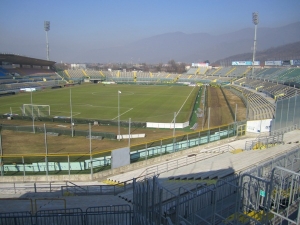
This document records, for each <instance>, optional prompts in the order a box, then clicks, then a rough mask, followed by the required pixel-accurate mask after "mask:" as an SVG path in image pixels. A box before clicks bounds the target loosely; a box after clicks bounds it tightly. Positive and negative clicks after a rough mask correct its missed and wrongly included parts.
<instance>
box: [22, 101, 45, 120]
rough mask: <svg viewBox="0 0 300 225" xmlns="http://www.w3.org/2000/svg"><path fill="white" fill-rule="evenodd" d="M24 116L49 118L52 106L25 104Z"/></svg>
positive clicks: (23, 108)
mask: <svg viewBox="0 0 300 225" xmlns="http://www.w3.org/2000/svg"><path fill="white" fill-rule="evenodd" d="M22 114H23V116H33V117H47V116H50V105H34V104H23V107H22Z"/></svg>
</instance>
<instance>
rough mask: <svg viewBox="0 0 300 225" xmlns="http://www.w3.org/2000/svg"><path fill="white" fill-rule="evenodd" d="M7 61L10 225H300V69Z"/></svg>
mask: <svg viewBox="0 0 300 225" xmlns="http://www.w3.org/2000/svg"><path fill="white" fill-rule="evenodd" d="M0 62H1V64H0V65H1V67H0V96H1V98H0V114H1V115H0V118H1V125H0V150H1V156H0V159H1V162H0V166H1V171H0V172H1V177H0V181H1V198H0V201H1V202H2V204H1V205H2V206H1V211H0V221H1V224H74V225H77V224H78V225H81V224H125V225H130V224H134V225H135V224H149V225H150V224H153V225H154V224H164V225H172V224H186V225H187V224H191V225H192V224H299V222H300V211H299V204H300V180H299V179H300V174H299V171H300V145H299V141H300V140H299V137H300V135H299V126H300V97H299V94H298V93H299V86H300V68H299V66H300V60H299V59H297V58H295V59H289V60H286V59H281V60H273V61H264V62H260V61H254V57H253V61H232V65H231V66H227V67H222V66H216V67H213V66H210V65H208V64H207V63H199V64H192V65H191V66H190V68H189V69H188V70H187V71H186V72H185V73H182V74H177V73H167V72H157V73H156V72H143V71H139V70H135V69H134V70H132V71H124V70H90V69H86V68H77V67H75V68H72V69H71V68H70V69H64V70H57V69H56V68H55V67H54V64H55V62H54V61H49V60H42V59H36V58H31V57H25V56H19V55H15V54H0ZM7 196H12V197H10V198H7Z"/></svg>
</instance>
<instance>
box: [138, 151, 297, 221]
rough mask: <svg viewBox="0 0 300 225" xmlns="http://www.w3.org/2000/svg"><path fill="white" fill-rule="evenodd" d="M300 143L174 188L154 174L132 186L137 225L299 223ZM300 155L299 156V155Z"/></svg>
mask: <svg viewBox="0 0 300 225" xmlns="http://www.w3.org/2000/svg"><path fill="white" fill-rule="evenodd" d="M299 156H300V146H296V147H294V148H292V149H290V150H289V151H288V153H286V154H285V155H282V156H279V157H277V158H274V159H272V160H271V161H267V162H265V163H262V164H260V165H257V166H254V167H253V168H250V169H249V170H247V171H244V172H243V173H241V174H240V175H231V176H228V177H226V178H224V179H219V180H218V181H217V182H216V184H211V185H205V184H203V183H201V182H199V183H198V184H197V185H196V186H195V188H194V189H190V190H187V189H185V188H183V187H181V188H178V190H177V191H174V190H173V191H170V190H168V189H166V188H165V187H163V186H162V185H161V183H160V180H159V177H157V176H154V177H153V178H149V179H146V180H144V181H143V182H137V180H134V189H133V199H134V204H133V210H134V223H133V224H147V225H148V224H164V225H172V224H188V225H196V224H211V225H213V224H232V225H233V224H261V225H262V224H284V223H287V222H289V224H299V222H300V212H299V206H300V184H299V179H300V173H299V170H300V164H299V161H300V160H299ZM295 159H297V160H295Z"/></svg>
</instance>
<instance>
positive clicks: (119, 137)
mask: <svg viewBox="0 0 300 225" xmlns="http://www.w3.org/2000/svg"><path fill="white" fill-rule="evenodd" d="M121 93H122V92H121V91H118V141H120V139H121V136H120V135H121V134H120V94H121Z"/></svg>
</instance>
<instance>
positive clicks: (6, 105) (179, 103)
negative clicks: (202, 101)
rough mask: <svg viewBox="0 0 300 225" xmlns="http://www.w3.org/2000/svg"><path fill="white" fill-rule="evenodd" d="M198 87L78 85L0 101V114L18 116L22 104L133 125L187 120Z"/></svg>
mask: <svg viewBox="0 0 300 225" xmlns="http://www.w3.org/2000/svg"><path fill="white" fill-rule="evenodd" d="M198 91H199V87H188V86H167V85H166V86H145V85H117V84H113V85H103V84H82V85H77V86H73V87H65V88H59V89H43V90H39V91H36V92H32V93H28V92H26V93H19V94H16V95H12V96H5V97H2V98H0V113H1V114H5V113H12V114H18V115H22V113H23V112H22V107H23V104H31V102H32V104H33V105H49V106H50V117H55V116H57V117H70V116H71V115H72V117H73V118H84V119H95V120H111V121H117V120H118V111H119V113H120V120H121V121H127V120H128V119H129V118H131V120H132V121H136V122H162V123H170V122H172V121H173V118H174V112H176V113H177V116H176V122H186V121H188V120H189V117H190V115H191V111H192V109H193V107H194V101H195V98H196V96H197V94H198Z"/></svg>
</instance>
